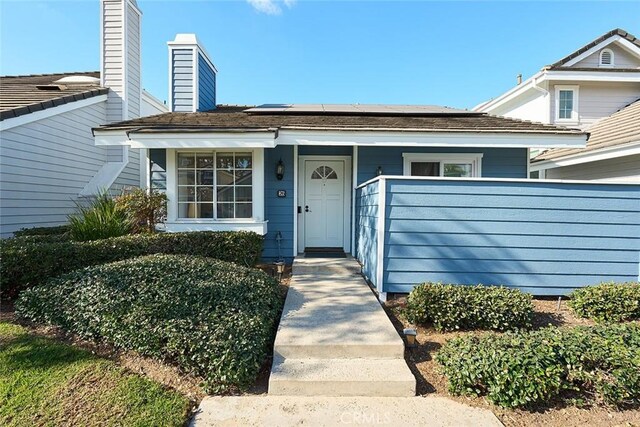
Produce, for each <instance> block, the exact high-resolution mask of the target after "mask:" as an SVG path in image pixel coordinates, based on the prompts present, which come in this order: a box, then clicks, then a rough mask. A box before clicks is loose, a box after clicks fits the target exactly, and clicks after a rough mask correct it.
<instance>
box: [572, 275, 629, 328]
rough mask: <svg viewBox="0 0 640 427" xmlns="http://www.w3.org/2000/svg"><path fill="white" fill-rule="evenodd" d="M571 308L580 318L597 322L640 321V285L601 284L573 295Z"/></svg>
mask: <svg viewBox="0 0 640 427" xmlns="http://www.w3.org/2000/svg"><path fill="white" fill-rule="evenodd" d="M568 304H569V307H570V308H571V310H572V311H573V312H574V313H575V314H576V315H577V316H579V317H586V318H589V319H593V320H595V321H597V322H624V321H627V320H636V319H640V283H638V282H629V283H613V282H610V283H601V284H599V285H596V286H588V287H585V288H581V289H577V290H575V291H573V292H572V293H571V299H570V300H569V303H568Z"/></svg>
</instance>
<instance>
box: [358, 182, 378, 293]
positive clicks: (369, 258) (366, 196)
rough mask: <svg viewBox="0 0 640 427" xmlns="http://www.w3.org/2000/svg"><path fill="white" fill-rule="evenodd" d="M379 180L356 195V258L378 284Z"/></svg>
mask: <svg viewBox="0 0 640 427" xmlns="http://www.w3.org/2000/svg"><path fill="white" fill-rule="evenodd" d="M378 200H379V182H378V181H376V182H374V183H372V184H370V185H368V186H366V187H364V188H362V189H360V190H358V193H357V197H356V258H357V259H358V261H360V263H361V264H362V272H363V274H364V275H365V277H367V278H368V279H369V281H370V282H371V283H373V285H374V286H377V277H376V272H377V269H378V263H379V262H382V260H379V259H378V215H379V212H380V210H379V205H378Z"/></svg>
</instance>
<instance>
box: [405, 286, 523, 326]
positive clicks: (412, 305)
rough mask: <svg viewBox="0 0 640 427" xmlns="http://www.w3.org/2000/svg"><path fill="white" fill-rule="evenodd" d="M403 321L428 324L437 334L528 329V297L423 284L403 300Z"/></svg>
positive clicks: (485, 288)
mask: <svg viewBox="0 0 640 427" xmlns="http://www.w3.org/2000/svg"><path fill="white" fill-rule="evenodd" d="M405 314H406V316H407V319H408V320H409V321H410V322H412V323H415V324H426V323H432V324H433V326H434V327H435V328H436V329H437V330H439V331H454V330H460V329H494V330H498V331H504V330H510V329H517V328H527V327H530V326H531V317H532V315H533V304H532V303H531V295H529V294H526V293H524V292H521V291H519V290H517V289H508V288H505V287H499V286H483V285H477V286H464V285H443V284H441V283H423V284H422V285H419V286H416V287H415V288H414V289H413V290H412V291H411V293H410V294H409V298H408V299H407V308H406V310H405Z"/></svg>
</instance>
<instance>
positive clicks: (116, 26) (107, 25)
mask: <svg viewBox="0 0 640 427" xmlns="http://www.w3.org/2000/svg"><path fill="white" fill-rule="evenodd" d="M141 18H142V12H141V11H140V9H139V8H138V5H137V3H136V0H100V84H101V85H102V86H106V87H108V88H109V89H111V90H110V91H109V94H108V98H107V121H108V122H116V121H121V120H128V119H134V118H137V117H140V104H141V98H142V87H141V73H140V50H141V49H140V21H141Z"/></svg>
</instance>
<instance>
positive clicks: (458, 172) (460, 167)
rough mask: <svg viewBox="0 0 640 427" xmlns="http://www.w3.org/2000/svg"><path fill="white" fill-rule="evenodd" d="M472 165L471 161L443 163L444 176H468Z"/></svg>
mask: <svg viewBox="0 0 640 427" xmlns="http://www.w3.org/2000/svg"><path fill="white" fill-rule="evenodd" d="M472 170H473V165H472V164H471V163H445V164H444V176H451V177H457V178H468V177H470V176H471V171H472Z"/></svg>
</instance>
